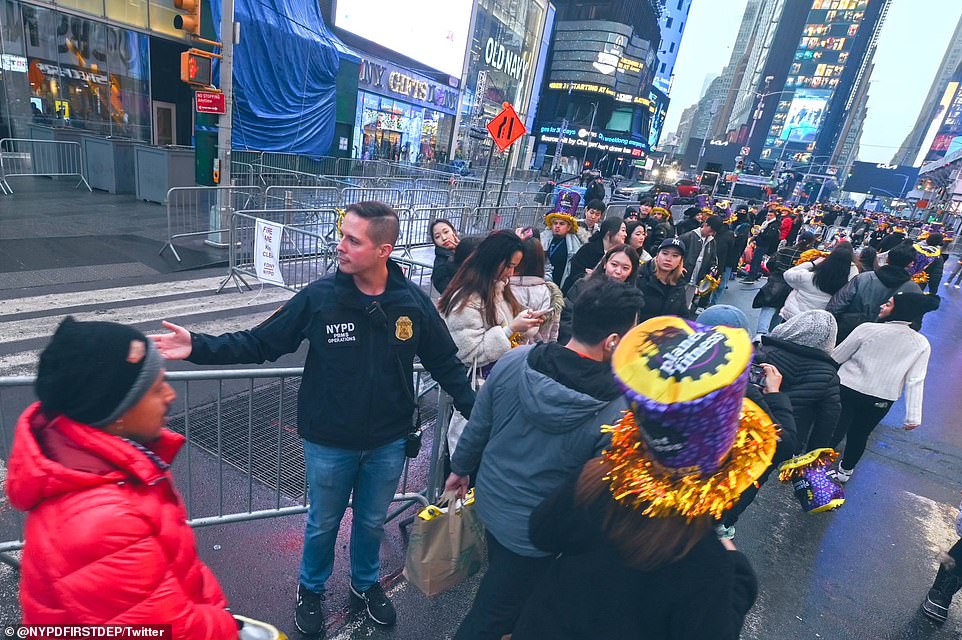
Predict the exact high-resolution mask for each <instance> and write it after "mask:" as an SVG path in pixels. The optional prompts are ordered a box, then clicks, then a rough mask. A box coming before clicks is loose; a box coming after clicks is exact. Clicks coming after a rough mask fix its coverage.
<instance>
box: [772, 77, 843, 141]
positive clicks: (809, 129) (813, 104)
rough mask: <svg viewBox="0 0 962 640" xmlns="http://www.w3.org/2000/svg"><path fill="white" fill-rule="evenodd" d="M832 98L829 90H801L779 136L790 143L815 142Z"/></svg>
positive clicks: (794, 99) (793, 101)
mask: <svg viewBox="0 0 962 640" xmlns="http://www.w3.org/2000/svg"><path fill="white" fill-rule="evenodd" d="M831 97H832V92H831V90H829V89H799V90H798V91H796V92H795V95H794V96H793V97H792V104H791V106H790V107H789V108H788V115H787V116H786V117H785V125H784V126H783V127H782V133H781V135H780V136H779V137H780V138H781V139H782V140H787V141H788V142H801V143H804V144H808V143H811V142H815V138H816V137H817V136H818V130H819V128H820V127H821V126H822V120H823V119H824V118H825V110H826V109H827V108H828V101H829V100H830V99H831Z"/></svg>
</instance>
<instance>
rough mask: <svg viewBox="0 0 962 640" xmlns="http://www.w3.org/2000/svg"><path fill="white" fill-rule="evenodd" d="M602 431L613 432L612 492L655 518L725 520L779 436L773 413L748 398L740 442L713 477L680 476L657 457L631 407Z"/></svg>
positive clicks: (767, 461)
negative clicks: (703, 517) (653, 456)
mask: <svg viewBox="0 0 962 640" xmlns="http://www.w3.org/2000/svg"><path fill="white" fill-rule="evenodd" d="M602 431H603V432H605V433H610V434H611V446H610V447H609V448H608V449H606V450H605V452H604V454H603V455H604V457H605V460H606V461H607V463H608V464H609V466H610V470H609V472H608V475H607V476H606V477H605V479H606V480H607V481H608V482H609V483H610V491H611V494H612V496H613V497H614V499H615V500H617V501H618V502H620V503H621V504H623V505H625V506H627V507H631V508H633V509H640V508H644V514H645V515H646V516H651V517H653V518H661V517H668V516H673V515H680V516H682V517H685V518H688V519H689V520H691V519H694V518H697V517H700V516H704V515H708V514H710V515H711V516H712V517H714V518H716V519H720V518H721V517H722V515H723V514H724V512H725V511H726V510H727V509H730V508H731V507H732V506H734V505H735V502H736V501H737V500H738V497H739V496H740V495H741V494H742V492H743V491H745V489H747V488H748V487H749V486H751V485H752V483H754V482H755V480H757V479H758V477H759V476H761V475H762V474H763V473H764V472H765V470H766V469H767V468H768V467H769V466H770V465H771V463H772V457H773V456H774V455H775V445H776V443H777V441H778V428H777V427H776V426H775V424H774V423H772V421H771V418H769V417H768V414H767V413H765V412H764V411H762V410H761V409H760V408H759V407H758V405H756V404H755V403H753V402H752V401H751V400H748V399H746V400H744V404H743V406H742V417H741V422H740V424H739V427H738V433H737V434H736V437H735V444H734V445H733V446H732V449H731V452H730V453H729V454H728V458H727V459H726V461H725V462H724V464H722V466H721V467H719V469H718V470H717V471H715V473H713V474H712V475H710V476H702V475H698V474H689V475H679V473H677V472H672V471H671V470H669V469H666V468H665V467H662V466H661V465H659V464H658V463H657V462H655V461H654V459H653V458H652V457H651V455H650V454H649V453H648V449H647V447H646V445H645V442H644V439H643V438H642V437H641V434H640V433H639V431H638V425H637V424H636V423H635V416H634V414H633V413H632V412H630V411H626V412H625V414H624V416H623V417H622V418H621V420H620V421H619V422H618V423H617V424H615V425H605V426H604V427H602Z"/></svg>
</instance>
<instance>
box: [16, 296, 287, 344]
mask: <svg viewBox="0 0 962 640" xmlns="http://www.w3.org/2000/svg"><path fill="white" fill-rule="evenodd" d="M127 289H128V294H132V295H136V293H137V287H128V288H127ZM293 295H294V294H293V292H291V291H288V290H287V289H280V288H276V287H265V288H264V290H263V291H256V290H255V291H253V292H251V291H245V292H243V293H222V294H219V295H216V296H204V297H200V298H198V297H188V298H182V299H178V300H172V301H166V302H160V303H154V304H150V303H148V304H143V305H139V306H134V307H123V308H118V309H110V308H105V309H98V310H96V311H88V312H82V313H73V314H70V315H73V316H74V317H75V318H76V319H77V320H102V321H109V322H120V323H123V324H138V323H143V322H149V321H156V322H157V324H158V327H157V328H158V329H160V326H159V325H160V320H165V319H168V318H180V317H184V316H191V315H197V314H201V313H211V312H215V311H230V310H232V309H243V308H244V307H245V306H247V305H249V304H269V303H274V302H283V301H286V300H288V299H290V297H291V296H293ZM137 297H138V298H139V297H140V296H137ZM50 311H51V312H53V315H50V316H46V317H43V318H32V319H29V320H16V321H13V322H5V323H3V324H2V325H0V344H4V343H9V342H15V341H21V340H31V339H35V338H42V337H45V336H49V335H51V334H52V333H53V331H54V330H55V329H56V328H57V325H59V324H60V321H61V320H62V317H63V316H64V315H67V314H63V313H57V309H56V308H51V309H50Z"/></svg>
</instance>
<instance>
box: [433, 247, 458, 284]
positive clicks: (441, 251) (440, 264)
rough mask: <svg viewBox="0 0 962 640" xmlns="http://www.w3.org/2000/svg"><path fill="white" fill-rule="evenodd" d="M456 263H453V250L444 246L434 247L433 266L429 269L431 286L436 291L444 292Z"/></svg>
mask: <svg viewBox="0 0 962 640" xmlns="http://www.w3.org/2000/svg"><path fill="white" fill-rule="evenodd" d="M457 271H458V265H456V264H455V263H454V251H452V250H451V249H446V248H444V247H438V246H435V247H434V268H433V269H432V270H431V286H432V287H434V290H435V291H437V292H438V293H444V290H445V289H447V288H448V284H450V283H451V280H452V278H454V274H455V273H457Z"/></svg>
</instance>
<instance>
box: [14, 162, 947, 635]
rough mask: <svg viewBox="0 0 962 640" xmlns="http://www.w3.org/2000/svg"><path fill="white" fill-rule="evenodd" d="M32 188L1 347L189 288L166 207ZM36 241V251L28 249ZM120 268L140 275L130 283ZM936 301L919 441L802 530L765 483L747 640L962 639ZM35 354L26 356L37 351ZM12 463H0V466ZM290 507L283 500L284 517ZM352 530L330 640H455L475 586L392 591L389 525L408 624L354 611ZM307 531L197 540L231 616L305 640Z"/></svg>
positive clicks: (745, 542) (886, 446)
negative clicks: (36, 323)
mask: <svg viewBox="0 0 962 640" xmlns="http://www.w3.org/2000/svg"><path fill="white" fill-rule="evenodd" d="M39 180H42V179H38V183H37V184H34V185H31V184H24V183H25V182H27V181H24V180H21V181H19V183H18V184H16V185H14V187H15V188H16V189H17V194H15V195H14V196H13V197H3V196H0V336H2V332H3V322H4V318H3V316H4V315H6V314H10V313H12V314H13V317H14V318H15V319H22V318H23V317H26V318H28V319H29V318H32V317H42V316H44V315H45V313H48V314H56V310H51V311H49V312H40V311H37V312H32V313H31V314H30V315H28V316H22V314H21V316H17V315H16V313H15V312H12V311H10V307H9V306H7V305H9V304H10V302H11V301H15V300H16V299H17V298H18V296H21V295H23V296H26V295H36V294H37V293H45V292H48V291H68V292H84V291H88V290H90V289H93V288H103V287H108V286H114V285H115V284H125V283H164V282H170V281H173V280H178V281H180V280H185V279H188V278H190V277H192V274H191V273H189V272H177V273H175V272H174V271H175V269H177V268H178V266H177V265H173V264H171V263H170V260H169V258H168V257H161V258H160V259H159V261H158V257H157V251H159V248H160V245H161V244H162V238H163V233H164V231H165V226H164V225H165V219H164V208H163V207H161V206H159V205H154V204H146V203H141V202H137V201H136V200H134V199H132V198H130V197H122V196H108V195H105V194H101V193H96V192H95V193H93V194H90V193H86V192H81V191H76V192H74V191H73V190H72V189H70V188H69V187H67V186H66V185H60V184H53V185H50V184H44V183H42V182H39ZM124 238H127V239H126V240H124ZM28 241H29V250H27V249H26V248H25V247H27V246H28V245H27V244H25V243H26V242H28ZM11 247H13V249H11ZM65 253H67V254H79V255H77V256H73V257H71V258H70V259H71V260H73V262H59V261H60V260H66V259H67V258H64V256H63V254H65ZM130 265H140V266H139V267H133V266H130ZM127 268H130V269H133V270H136V269H142V271H139V272H137V273H133V272H129V273H128V272H126V271H123V269H127ZM57 270H60V271H57ZM218 271H220V272H223V271H225V270H224V269H223V268H222V267H221V268H215V269H206V270H204V271H202V272H197V273H198V277H199V276H200V274H202V275H203V276H204V277H211V275H214V274H216V273H218ZM13 277H16V278H17V280H16V281H14V280H13ZM4 278H6V280H4ZM760 284H761V283H756V284H754V285H746V284H742V283H741V282H739V281H736V280H733V281H732V283H731V285H730V289H729V291H728V292H727V293H726V294H725V296H724V297H723V300H722V301H723V302H725V303H729V304H734V305H736V306H739V307H741V308H742V309H744V310H746V311H747V312H748V313H749V316H750V318H751V319H752V320H754V319H755V317H756V316H757V313H756V312H755V311H754V310H752V309H751V301H752V298H753V297H754V292H755V291H756V290H757V289H758V288H759V286H760ZM941 293H942V295H943V305H942V308H941V309H939V310H938V311H937V312H934V313H932V314H930V315H929V316H927V317H926V320H925V325H924V329H923V332H924V333H925V335H927V336H928V338H929V340H930V341H931V343H932V348H933V349H932V358H931V362H930V365H929V374H928V377H927V380H926V395H925V405H924V419H923V425H922V427H921V428H919V429H918V430H916V431H913V432H905V431H902V430H901V429H900V428H899V425H900V424H901V418H902V412H903V404H902V403H901V402H899V403H898V404H896V406H895V407H894V408H893V409H892V411H891V413H890V414H889V416H888V417H887V418H886V419H885V421H884V422H883V424H882V426H880V427H879V428H878V429H877V430H876V432H875V433H874V434H873V436H872V439H871V440H870V442H869V447H868V451H867V454H866V456H865V458H864V459H863V461H862V463H861V464H860V465H859V467H858V469H857V471H856V473H855V475H854V476H853V478H852V480H851V481H850V482H849V484H848V485H847V486H846V494H847V502H846V504H845V505H844V506H843V507H842V508H841V509H840V510H838V511H836V512H833V513H828V514H820V515H806V514H804V513H802V511H801V509H800V507H799V505H798V503H797V501H796V500H795V498H794V496H793V495H792V492H791V488H790V487H789V486H787V485H781V484H779V483H778V482H777V480H775V479H772V480H770V481H769V482H768V483H767V484H766V485H765V486H764V487H763V488H762V490H761V492H760V493H759V496H758V499H757V500H756V502H755V504H753V505H752V506H751V507H750V508H749V509H748V511H747V512H746V513H745V514H744V516H743V517H742V519H741V520H740V521H739V523H738V525H737V535H736V538H735V542H736V544H737V545H738V547H739V548H740V549H741V550H743V551H744V552H745V553H746V554H747V555H748V557H749V558H750V560H751V562H752V564H753V566H754V568H755V571H756V572H757V574H758V578H759V587H760V595H759V599H758V601H757V603H756V605H755V607H754V608H753V610H752V611H751V612H750V614H749V616H748V618H747V620H746V623H745V628H744V632H743V634H742V637H743V638H744V639H746V640H811V639H815V638H822V639H826V640H876V639H879V640H883V639H884V640H916V639H918V640H922V639H925V640H949V639H952V638H960V637H962V597H957V598H956V602H955V603H954V604H953V605H952V608H951V610H950V615H949V620H948V622H946V623H945V624H944V625H942V626H937V625H935V624H932V623H931V622H929V621H928V620H927V619H925V618H923V617H922V616H921V614H920V613H919V604H920V602H921V600H922V598H923V597H924V595H925V593H926V591H927V589H928V587H929V586H930V584H931V581H932V579H933V577H934V575H935V571H936V566H937V557H938V554H939V552H940V551H941V550H944V549H947V548H948V547H949V546H950V545H951V544H952V543H953V542H954V541H955V540H956V539H957V538H956V536H955V534H954V527H953V519H954V517H955V514H956V513H957V505H958V502H959V488H960V485H962V430H960V428H959V422H960V420H959V413H960V406H962V400H960V395H959V393H958V391H957V389H958V387H957V377H958V371H959V370H960V366H962V340H960V338H962V319H960V316H962V314H960V310H962V292H960V291H959V290H956V289H954V288H952V289H945V288H943V290H942V292H941ZM131 304H133V302H131ZM78 308H81V309H83V307H82V306H80V307H78ZM4 309H6V311H5V310H4ZM218 317H219V316H216V315H211V316H210V317H206V316H205V321H206V322H207V323H208V324H207V325H206V326H207V327H208V330H214V329H211V328H210V327H214V328H216V327H217V323H218V320H217V318H218ZM34 342H36V341H34ZM34 342H31V343H29V345H27V346H29V347H31V348H33V347H37V346H39V345H38V344H35V343H34ZM303 354H304V349H303V348H302V350H301V351H300V352H299V353H297V354H292V355H291V356H287V357H285V359H283V360H281V361H279V362H278V363H277V365H278V366H297V365H299V364H301V363H302V362H303ZM171 368H172V369H178V368H191V365H183V364H174V365H172V367H171ZM30 396H31V394H30V391H29V389H20V390H19V391H16V392H7V393H4V394H0V413H2V416H3V421H4V422H3V425H2V430H0V433H2V434H4V436H5V438H8V437H9V433H10V429H11V427H12V426H13V420H14V418H15V417H16V415H17V414H18V413H19V411H21V410H22V409H23V408H24V406H26V404H27V403H28V402H29V401H30V400H31V397H30ZM5 451H6V450H5V449H2V448H0V454H3V453H4V452H5ZM288 462H291V461H288ZM186 465H187V460H186V459H185V458H184V457H183V456H182V457H181V458H179V459H178V463H177V465H176V466H175V469H174V474H175V478H176V480H177V483H178V487H179V488H180V490H181V491H182V492H184V493H186V491H187V484H186V483H187V473H188V467H187V466H186ZM416 466H417V468H418V471H417V473H423V470H424V467H425V466H426V463H424V461H423V459H422V460H419V461H418V465H416ZM0 470H2V466H0ZM189 473H190V477H191V499H192V501H193V503H194V507H195V509H196V510H197V511H196V512H197V513H202V514H203V513H210V509H212V508H213V507H212V505H214V504H216V503H217V502H218V501H219V500H221V496H220V495H218V492H217V490H216V486H217V478H219V477H220V474H223V477H224V478H225V484H224V486H225V493H224V496H223V500H224V503H225V505H226V506H227V507H228V508H234V507H237V506H238V505H242V504H244V503H245V501H246V499H247V495H248V494H247V492H248V486H250V491H251V492H252V493H251V496H252V497H251V499H252V500H254V501H255V502H258V501H261V502H262V501H267V502H271V501H273V500H274V496H275V494H274V492H273V489H271V487H270V486H269V483H267V482H264V481H262V480H255V481H253V482H251V483H250V485H249V484H248V480H247V478H246V477H245V474H244V473H242V472H241V471H239V470H237V469H236V468H234V467H230V466H227V465H223V466H221V465H218V464H217V463H216V461H215V460H214V459H213V458H211V457H210V456H208V455H207V454H206V453H204V452H203V451H202V450H200V449H198V448H194V449H193V450H192V453H191V456H190V467H189ZM293 502H294V499H291V498H288V497H286V496H285V497H283V503H284V504H293ZM349 520H350V512H348V516H347V517H346V518H345V521H344V523H343V524H342V528H341V536H340V538H339V540H338V545H337V551H336V568H335V574H334V576H333V577H332V580H331V583H330V594H329V595H330V597H329V599H328V602H327V608H328V610H329V612H330V620H331V624H330V631H329V633H328V636H329V637H333V638H339V639H342V640H346V639H358V638H393V639H408V638H410V639H415V638H417V639H423V638H439V639H441V638H449V637H450V636H451V635H452V634H453V632H454V630H455V629H456V628H457V625H458V623H459V622H460V620H461V618H462V617H463V616H464V614H465V612H466V611H467V609H468V607H469V606H470V603H471V599H472V597H473V593H474V590H475V589H476V586H477V583H478V577H477V576H476V577H474V578H472V579H470V580H468V581H467V582H465V583H464V584H462V585H459V586H458V587H456V588H454V589H452V590H451V591H449V592H446V593H443V594H441V595H439V596H437V597H435V598H427V597H424V596H423V595H421V593H420V592H418V591H417V589H415V588H414V587H412V586H410V585H408V584H407V583H405V581H404V580H403V578H401V577H400V575H399V574H400V570H401V568H402V566H403V561H404V553H405V546H404V545H405V538H404V536H403V534H402V531H401V529H400V528H399V525H398V521H396V520H395V521H393V522H392V523H390V524H388V525H387V535H386V536H385V541H384V544H383V546H382V557H383V565H384V573H385V576H386V579H385V582H386V585H387V589H388V591H389V593H390V594H391V595H392V598H393V599H394V601H395V603H396V605H397V607H398V611H399V622H398V625H397V626H396V627H394V628H392V629H383V628H379V627H377V626H376V625H373V624H372V623H370V622H368V621H367V620H365V618H364V617H363V616H362V615H361V614H360V613H358V612H356V611H351V610H350V607H349V598H348V594H347V573H348V565H349V555H348V548H347V543H348V537H349V535H348V531H349V524H350V523H349ZM16 522H17V521H16V519H15V518H14V514H13V513H12V511H11V510H10V508H9V506H8V505H6V504H4V503H3V502H2V501H0V539H11V536H15V531H12V528H13V527H16ZM303 527H304V517H303V516H302V515H297V516H286V517H282V518H273V519H265V520H259V521H255V522H249V523H238V524H229V525H216V526H210V527H203V528H199V529H197V530H196V539H197V545H198V549H199V552H200V555H201V557H202V558H203V560H204V561H205V562H207V563H208V564H209V566H210V567H211V569H212V570H213V571H214V573H215V574H216V575H217V577H218V579H219V580H220V582H221V584H222V586H223V588H224V590H225V592H226V593H227V595H228V598H229V600H230V601H231V605H232V608H233V610H235V611H237V612H239V613H242V614H244V615H249V616H252V617H255V618H260V619H264V620H267V621H269V622H271V623H273V624H275V625H276V626H278V627H279V628H280V629H282V630H283V631H285V632H286V633H288V635H290V636H291V638H297V637H299V634H298V633H297V632H296V630H295V629H294V625H293V604H294V593H295V589H296V584H297V567H298V563H299V560H300V553H301V547H302V543H303ZM17 580H18V576H17V574H16V572H15V571H13V570H11V569H10V568H8V567H7V566H5V565H3V564H0V623H9V622H16V621H17V620H18V619H19V607H18V604H17V598H16V594H17V589H18V586H17ZM585 588H586V589H590V588H592V585H585ZM640 624H643V621H641V622H640ZM706 640H710V639H706Z"/></svg>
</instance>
